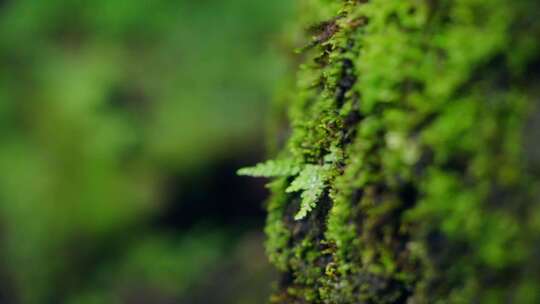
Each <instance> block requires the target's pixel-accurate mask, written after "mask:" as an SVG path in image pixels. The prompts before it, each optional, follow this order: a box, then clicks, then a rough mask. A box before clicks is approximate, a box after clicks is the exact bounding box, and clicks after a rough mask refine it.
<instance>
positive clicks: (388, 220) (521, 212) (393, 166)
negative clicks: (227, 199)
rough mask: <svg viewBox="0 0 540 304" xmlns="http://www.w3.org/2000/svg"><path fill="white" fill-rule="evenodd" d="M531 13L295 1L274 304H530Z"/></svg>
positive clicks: (539, 168) (536, 115)
mask: <svg viewBox="0 0 540 304" xmlns="http://www.w3.org/2000/svg"><path fill="white" fill-rule="evenodd" d="M539 15H540V2H539V1H536V0H518V1H507V0H487V1H486V0H399V1H397V0H396V1H388V0H369V1H366V0H348V1H322V0H302V1H300V16H299V20H300V27H301V28H302V29H308V31H307V32H308V34H307V35H308V36H311V39H308V40H309V41H307V42H305V44H304V45H305V47H303V48H302V50H301V51H300V54H299V55H298V56H299V58H300V60H301V62H302V64H301V66H300V68H299V71H298V76H297V83H298V85H297V86H296V87H295V89H293V90H292V91H291V94H289V98H288V99H287V103H286V106H287V108H288V113H289V119H290V136H289V139H288V142H287V143H286V145H284V147H283V148H282V151H281V152H280V153H279V155H278V156H277V159H278V160H287V161H289V162H291V163H294V164H295V165H294V166H297V167H294V168H298V170H297V169H292V167H291V169H290V170H281V171H279V174H277V173H276V174H274V173H272V174H274V176H277V175H280V176H282V177H279V178H276V179H274V181H273V182H272V183H271V185H270V188H271V191H272V196H271V198H270V199H269V201H268V204H267V208H268V219H267V226H266V233H267V236H268V239H267V244H266V245H267V252H268V255H269V257H270V260H271V261H272V262H273V263H274V265H275V266H276V267H277V268H278V269H279V271H280V273H281V278H280V281H279V282H278V283H277V288H276V291H275V293H274V295H273V296H272V298H271V302H272V303H287V304H294V303H325V304H339V303H344V304H345V303H540V288H538V287H539V286H540V259H539V258H538V257H540V200H539V194H540V187H539V184H540V152H539V151H540V148H539V146H540V144H539V141H540V135H539V130H540V112H539V103H540V90H539V86H538V83H539V80H540V68H539V63H540V61H539V59H540V56H539V54H540V44H539V39H540V20H539V19H540V18H539ZM302 168H303V169H302ZM308 169H309V170H308ZM317 170H318V171H317ZM307 171H309V172H307ZM283 172H286V173H284V174H281V173H283ZM298 172H301V173H298ZM302 172H303V173H302ZM306 172H307V173H306ZM269 175H271V174H269ZM300 179H302V180H301V181H299V180H300ZM315 180H316V182H315ZM291 185H292V186H291ZM302 209H303V211H304V214H299V213H298V212H299V210H302Z"/></svg>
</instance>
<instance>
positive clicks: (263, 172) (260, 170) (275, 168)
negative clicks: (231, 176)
mask: <svg viewBox="0 0 540 304" xmlns="http://www.w3.org/2000/svg"><path fill="white" fill-rule="evenodd" d="M299 172H300V166H298V165H296V164H295V163H294V162H293V161H292V160H290V159H284V160H269V161H266V162H264V163H260V164H257V165H256V166H254V167H248V168H242V169H240V170H238V171H237V174H238V175H246V176H253V177H281V176H291V175H296V174H298V173H299Z"/></svg>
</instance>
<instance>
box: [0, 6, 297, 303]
mask: <svg viewBox="0 0 540 304" xmlns="http://www.w3.org/2000/svg"><path fill="white" fill-rule="evenodd" d="M292 2H293V1H290V0H272V1H263V0H260V1H253V0H180V1H173V0H170V1H169V0H167V1H165V0H154V1H133V0H93V1H77V0H73V1H69V0H49V1H31V0H17V1H15V0H3V1H1V0H0V172H1V174H0V303H15V304H17V303H21V304H35V303H39V304H41V303H70V304H71V303H73V304H75V303H80V304H94V303H95V304H98V303H141V304H142V303H152V304H160V303H224V304H225V303H240V304H241V303H263V302H265V300H266V297H267V294H268V289H269V288H270V282H271V278H272V272H271V267H269V266H268V264H267V262H266V258H265V256H264V250H263V249H262V241H263V236H262V235H261V231H262V225H263V222H264V212H263V210H262V206H261V204H260V202H261V201H262V200H263V198H264V196H265V193H264V192H261V189H262V187H261V185H260V184H256V183H257V181H254V180H252V179H249V178H247V179H242V178H238V177H236V176H235V171H236V169H237V168H238V167H241V166H244V165H246V164H252V163H254V162H255V161H256V160H260V159H262V158H263V156H262V155H261V153H263V152H262V151H264V144H263V142H264V139H263V134H264V128H265V113H266V112H267V111H268V108H269V102H270V100H271V99H272V96H273V94H274V91H275V89H276V88H277V87H278V86H279V84H280V81H282V79H283V78H284V75H285V70H286V65H285V63H284V60H283V58H282V56H281V55H282V54H280V51H279V50H278V48H279V45H280V44H281V43H282V41H281V39H282V38H280V37H281V36H280V33H281V31H282V28H283V26H284V25H285V23H286V22H287V21H288V20H289V19H290V17H291V15H292V11H293V7H292V4H293V3H292Z"/></svg>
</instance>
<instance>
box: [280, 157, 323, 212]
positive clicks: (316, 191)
mask: <svg viewBox="0 0 540 304" xmlns="http://www.w3.org/2000/svg"><path fill="white" fill-rule="evenodd" d="M328 172H329V168H328V166H317V165H306V166H305V167H304V169H303V170H302V171H301V172H300V174H299V175H298V177H296V178H295V179H294V180H293V182H292V183H291V185H290V186H289V187H288V188H287V189H286V192H289V193H290V192H296V191H302V194H301V198H302V202H301V205H300V210H299V211H298V213H297V214H296V215H295V217H294V219H295V220H301V219H303V218H305V217H306V215H307V214H308V213H309V212H310V211H311V210H313V209H314V208H315V207H316V206H317V201H318V200H319V198H320V196H321V194H322V193H323V191H324V188H325V186H326V182H327V180H328V177H329V173H328Z"/></svg>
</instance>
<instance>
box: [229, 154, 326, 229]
mask: <svg viewBox="0 0 540 304" xmlns="http://www.w3.org/2000/svg"><path fill="white" fill-rule="evenodd" d="M334 157H335V156H331V157H330V158H329V159H327V161H328V162H332V161H334ZM330 168H331V165H330V164H325V165H311V164H308V165H298V164H297V163H295V162H293V161H292V160H290V159H284V160H269V161H266V162H264V163H260V164H257V165H256V166H254V167H248V168H242V169H240V170H238V175H246V176H253V177H287V176H296V175H298V176H296V178H295V179H294V180H293V181H292V183H291V184H290V185H289V187H288V188H287V189H286V190H285V191H286V192H287V193H291V192H298V191H302V194H301V198H302V202H301V204H300V210H299V211H298V213H297V214H296V215H295V217H294V219H295V220H301V219H303V218H305V217H306V216H307V214H308V213H309V212H310V211H311V210H313V209H314V208H315V207H316V206H317V201H318V200H319V198H320V196H321V195H322V193H323V191H324V188H325V187H326V185H327V182H328V180H329V178H330Z"/></svg>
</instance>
